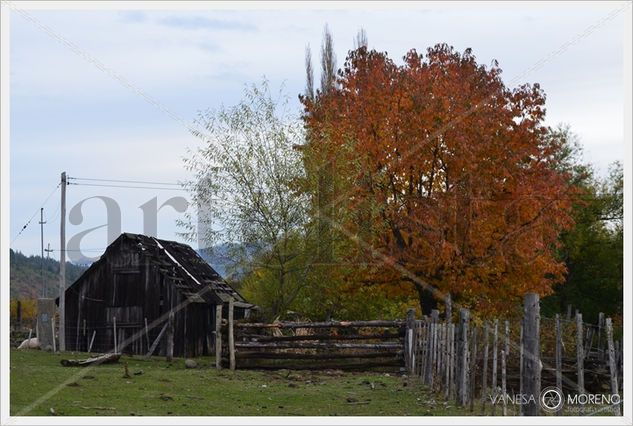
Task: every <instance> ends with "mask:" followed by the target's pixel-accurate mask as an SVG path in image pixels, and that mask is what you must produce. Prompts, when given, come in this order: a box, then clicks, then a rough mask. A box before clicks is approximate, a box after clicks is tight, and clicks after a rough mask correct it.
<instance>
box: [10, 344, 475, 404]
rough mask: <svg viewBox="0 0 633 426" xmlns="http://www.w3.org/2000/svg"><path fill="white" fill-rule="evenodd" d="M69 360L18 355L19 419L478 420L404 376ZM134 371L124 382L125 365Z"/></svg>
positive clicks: (204, 362)
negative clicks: (76, 364) (66, 363)
mask: <svg viewBox="0 0 633 426" xmlns="http://www.w3.org/2000/svg"><path fill="white" fill-rule="evenodd" d="M82 356H83V354H79V355H77V354H75V355H69V354H66V355H64V356H62V355H60V354H52V353H47V352H40V351H17V350H11V378H10V381H11V395H10V398H11V415H54V414H56V415H74V416H93V415H100V416H103V415H112V416H115V415H116V416H133V415H134V416H165V415H179V416H240V415H241V416H346V415H347V416H433V415H435V416H440V415H470V412H469V411H467V410H462V409H459V408H457V407H455V406H454V404H453V403H450V402H449V403H446V402H445V401H443V400H441V399H438V398H437V397H436V396H434V395H432V394H430V393H429V392H428V391H426V390H425V389H424V388H423V387H421V386H420V385H419V382H417V381H414V380H411V381H408V380H407V379H406V378H403V377H401V376H400V375H396V374H388V375H387V374H385V373H340V372H330V373H329V374H328V373H327V372H319V373H309V372H297V371H292V372H291V371H288V370H281V371H274V372H261V371H246V370H244V371H240V370H238V371H228V370H222V371H217V370H215V368H214V367H213V360H212V359H209V358H201V359H198V360H197V361H198V363H199V368H197V369H185V366H184V361H183V360H182V359H177V360H174V362H172V363H171V364H170V363H167V362H166V361H165V360H164V359H163V358H155V359H151V360H145V359H141V358H140V357H123V358H122V359H121V361H120V363H119V364H110V365H100V366H97V367H88V368H72V367H62V366H61V364H60V360H61V359H62V358H78V357H82ZM124 362H127V363H128V366H129V373H130V377H129V378H124V377H123V376H124V367H123V363H124Z"/></svg>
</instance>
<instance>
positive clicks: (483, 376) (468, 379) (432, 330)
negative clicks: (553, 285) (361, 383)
mask: <svg viewBox="0 0 633 426" xmlns="http://www.w3.org/2000/svg"><path fill="white" fill-rule="evenodd" d="M542 322H543V323H544V324H545V328H544V329H543V328H542V327H541V325H542V324H541V323H542ZM406 323H407V327H406V340H405V365H406V367H407V371H408V372H409V374H411V375H412V376H414V377H418V378H419V379H420V380H421V381H422V382H423V383H424V384H426V385H427V386H428V387H430V388H431V389H433V390H434V391H435V392H437V393H438V394H440V395H442V396H443V397H444V398H446V399H447V400H454V401H455V402H456V404H458V405H460V406H465V407H469V408H470V410H471V411H472V412H474V413H478V414H492V415H495V414H502V415H509V414H511V415H539V414H543V412H542V410H541V406H540V396H541V395H540V394H541V390H542V389H545V388H546V387H549V386H556V387H557V388H558V389H561V390H562V391H563V393H564V394H568V393H572V394H573V393H576V394H579V395H580V394H587V393H604V394H612V395H615V394H618V395H620V394H621V389H622V387H621V385H622V380H621V373H622V352H621V350H622V347H621V345H620V344H619V342H617V341H616V342H614V340H613V326H612V321H611V319H610V318H606V319H605V318H604V315H600V320H599V322H598V324H595V325H594V324H586V323H583V321H582V314H581V313H579V312H578V313H576V317H575V319H574V320H571V319H568V320H563V319H562V318H561V317H560V316H559V315H557V316H556V317H555V318H553V319H549V318H543V319H542V318H541V317H540V314H539V298H538V296H537V295H536V294H528V295H526V296H525V300H524V314H523V319H522V320H520V321H518V323H514V324H513V323H512V322H511V321H498V320H495V321H493V322H485V323H484V324H483V325H479V326H475V325H474V324H473V323H472V319H471V316H470V312H469V311H468V310H467V309H462V310H460V312H459V318H458V321H457V322H456V323H454V322H453V321H452V318H451V317H450V316H449V317H448V318H446V317H445V318H444V319H443V320H440V316H439V312H438V311H433V312H432V314H431V316H430V317H425V318H424V319H422V320H415V318H414V311H413V310H410V311H409V313H408V316H407V322H406ZM516 395H523V396H524V397H525V400H523V401H520V402H521V403H515V402H516V401H515V399H516ZM530 396H533V398H530ZM618 400H619V398H618ZM613 408H614V410H615V411H616V413H618V414H619V413H620V404H616V405H615V406H614V407H613ZM553 412H554V411H553ZM556 413H557V414H561V412H560V411H557V412H556Z"/></svg>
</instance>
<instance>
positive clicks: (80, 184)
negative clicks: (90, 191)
mask: <svg viewBox="0 0 633 426" xmlns="http://www.w3.org/2000/svg"><path fill="white" fill-rule="evenodd" d="M68 185H75V186H99V187H104V188H129V189H159V190H165V191H187V189H186V188H165V187H159V186H133V185H107V184H99V183H75V182H68Z"/></svg>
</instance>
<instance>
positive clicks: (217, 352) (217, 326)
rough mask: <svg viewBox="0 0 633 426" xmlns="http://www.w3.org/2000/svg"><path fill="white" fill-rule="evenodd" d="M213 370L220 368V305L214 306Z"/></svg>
mask: <svg viewBox="0 0 633 426" xmlns="http://www.w3.org/2000/svg"><path fill="white" fill-rule="evenodd" d="M215 368H217V369H218V370H220V369H221V368H222V304H219V305H216V306H215Z"/></svg>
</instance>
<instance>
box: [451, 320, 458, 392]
mask: <svg viewBox="0 0 633 426" xmlns="http://www.w3.org/2000/svg"><path fill="white" fill-rule="evenodd" d="M450 333H451V359H450V370H451V371H450V374H451V382H450V394H451V398H455V399H457V392H456V384H455V368H456V367H455V364H456V362H455V360H456V359H457V358H456V357H457V352H456V343H455V340H456V337H455V324H453V323H451V325H450Z"/></svg>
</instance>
